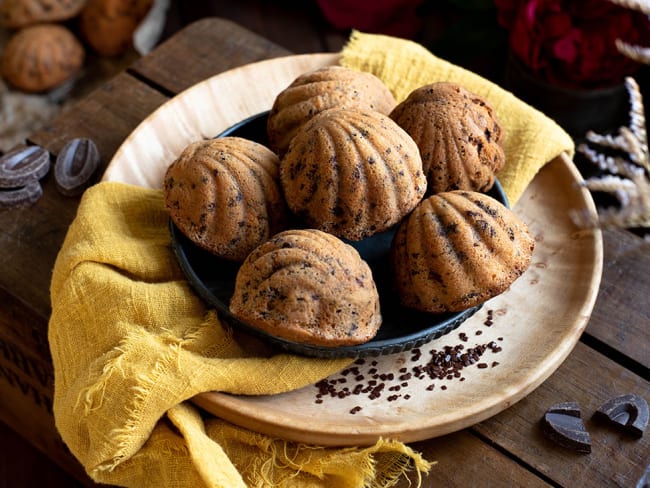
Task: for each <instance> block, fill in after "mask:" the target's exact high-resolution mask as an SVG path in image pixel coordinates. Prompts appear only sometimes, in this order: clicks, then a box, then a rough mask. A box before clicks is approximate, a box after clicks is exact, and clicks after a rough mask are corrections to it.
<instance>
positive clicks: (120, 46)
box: [79, 0, 153, 56]
mask: <svg viewBox="0 0 650 488" xmlns="http://www.w3.org/2000/svg"><path fill="white" fill-rule="evenodd" d="M152 5H153V0H88V3H87V4H86V6H85V7H84V9H83V10H82V12H81V16H80V19H79V28H80V30H81V33H82V36H83V37H84V39H85V40H86V42H88V44H89V45H90V47H92V49H93V50H94V51H95V52H97V53H99V54H101V55H102V56H117V55H120V54H123V53H125V52H126V51H127V50H128V49H129V48H130V47H131V46H132V45H133V33H134V32H135V30H136V29H137V27H138V24H139V23H140V22H141V21H142V19H144V17H145V16H146V15H147V13H148V12H149V10H150V8H151V6H152Z"/></svg>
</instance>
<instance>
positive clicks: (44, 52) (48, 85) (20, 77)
mask: <svg viewBox="0 0 650 488" xmlns="http://www.w3.org/2000/svg"><path fill="white" fill-rule="evenodd" d="M84 57H85V52H84V48H83V47H82V45H81V43H80V42H79V41H78V40H77V38H76V37H75V36H74V35H73V34H72V32H70V31H69V30H68V29H67V28H65V27H63V26H61V25H56V24H42V25H34V26H30V27H25V28H24V29H22V30H20V31H18V32H17V33H16V34H14V35H13V36H12V37H11V39H9V42H8V43H7V45H6V46H5V49H4V51H3V53H2V60H1V61H0V63H1V66H0V74H1V75H2V77H3V78H4V79H5V80H6V81H7V82H8V83H9V84H11V85H12V86H14V87H15V88H18V89H19V90H22V91H25V92H31V93H38V92H44V91H47V90H50V89H52V88H55V87H57V86H59V85H60V84H62V83H63V82H65V81H67V80H68V79H70V78H72V77H74V76H75V75H76V74H77V73H78V72H79V70H80V69H81V67H82V65H83V62H84Z"/></svg>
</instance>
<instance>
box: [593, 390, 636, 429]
mask: <svg viewBox="0 0 650 488" xmlns="http://www.w3.org/2000/svg"><path fill="white" fill-rule="evenodd" d="M594 418H596V419H601V420H606V421H608V422H611V423H613V424H615V425H619V426H621V427H622V428H623V429H625V430H626V431H628V432H630V433H631V434H632V435H634V436H635V437H642V436H643V433H644V432H645V429H646V427H647V426H648V403H647V402H646V401H645V399H644V398H642V397H640V396H639V395H619V396H617V397H614V398H610V399H609V400H607V401H606V402H605V403H604V404H603V405H602V406H601V407H600V408H599V409H598V410H596V412H594Z"/></svg>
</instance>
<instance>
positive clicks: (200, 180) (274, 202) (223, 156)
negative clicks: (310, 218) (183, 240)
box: [163, 137, 287, 261]
mask: <svg viewBox="0 0 650 488" xmlns="http://www.w3.org/2000/svg"><path fill="white" fill-rule="evenodd" d="M278 172H279V170H278V157H277V156H276V154H275V153H274V152H273V151H271V150H270V149H268V148H266V147H265V146H263V145H261V144H258V143H256V142H253V141H249V140H248V139H242V138H239V137H222V138H219V139H211V140H206V141H200V142H195V143H192V144H190V145H189V146H188V147H186V148H185V150H184V151H183V152H182V154H181V155H180V156H179V157H178V158H177V159H176V160H175V161H174V162H173V163H172V164H171V165H170V167H169V168H168V169H167V172H166V174H165V178H164V185H163V191H164V197H165V206H166V208H167V210H168V211H169V214H170V216H171V218H172V220H173V222H174V224H176V226H177V227H178V228H179V230H180V231H181V232H182V233H183V234H185V235H186V236H187V237H188V238H189V239H190V240H191V241H192V242H194V243H195V244H196V245H197V246H199V247H201V248H203V249H205V250H207V251H210V252H211V253H213V254H215V255H217V256H220V257H223V258H225V259H229V260H232V261H243V260H244V258H245V257H246V256H247V255H248V253H249V252H250V251H252V250H253V249H254V248H255V247H256V246H258V245H259V244H261V243H262V242H264V241H265V240H266V239H268V238H269V236H271V235H273V234H275V233H276V232H278V231H280V230H282V229H284V226H285V223H286V216H287V212H286V206H285V203H284V198H283V197H282V192H281V190H280V187H279V184H278Z"/></svg>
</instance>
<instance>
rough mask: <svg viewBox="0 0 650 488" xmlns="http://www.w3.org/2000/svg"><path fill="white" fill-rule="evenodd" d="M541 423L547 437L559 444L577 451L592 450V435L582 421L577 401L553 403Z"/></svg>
mask: <svg viewBox="0 0 650 488" xmlns="http://www.w3.org/2000/svg"><path fill="white" fill-rule="evenodd" d="M541 424H542V431H543V432H544V434H545V435H546V437H548V438H549V439H551V440H552V441H554V442H556V443H557V444H559V445H561V446H563V447H566V448H568V449H573V450H574V451H577V452H582V453H590V452H591V437H590V436H589V432H587V430H586V429H585V426H584V424H583V423H582V419H581V418H580V407H579V406H578V404H577V403H575V402H567V403H558V404H557V405H553V406H552V407H550V408H549V409H548V410H547V411H546V414H544V418H543V419H542V422H541Z"/></svg>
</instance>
